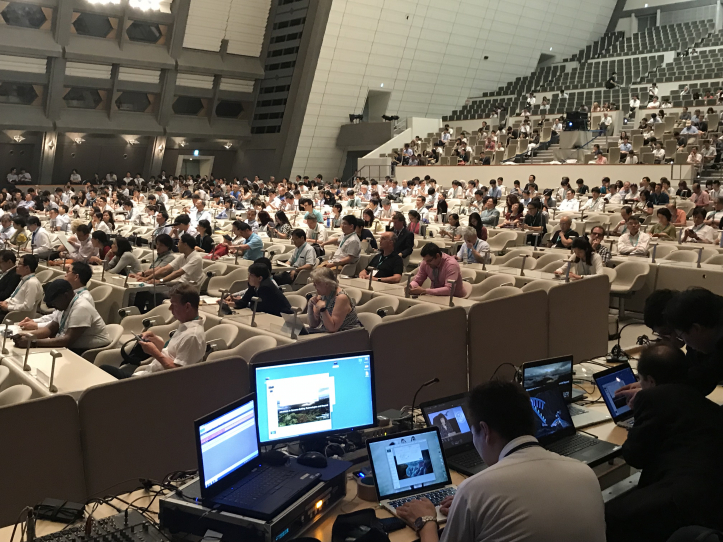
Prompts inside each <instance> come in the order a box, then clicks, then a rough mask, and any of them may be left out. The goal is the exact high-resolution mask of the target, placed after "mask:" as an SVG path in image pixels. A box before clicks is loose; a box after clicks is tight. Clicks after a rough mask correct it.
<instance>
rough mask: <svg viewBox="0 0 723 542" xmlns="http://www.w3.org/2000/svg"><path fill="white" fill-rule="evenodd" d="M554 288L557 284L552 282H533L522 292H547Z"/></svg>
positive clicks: (523, 288) (524, 287)
mask: <svg viewBox="0 0 723 542" xmlns="http://www.w3.org/2000/svg"><path fill="white" fill-rule="evenodd" d="M553 286H555V283H554V282H552V281H551V280H533V281H532V282H528V283H527V284H525V285H524V286H523V287H522V288H520V290H522V291H523V292H534V291H536V290H544V291H545V292H547V291H548V290H549V289H550V288H552V287H553Z"/></svg>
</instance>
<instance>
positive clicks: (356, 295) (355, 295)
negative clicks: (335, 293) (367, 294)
mask: <svg viewBox="0 0 723 542" xmlns="http://www.w3.org/2000/svg"><path fill="white" fill-rule="evenodd" d="M342 289H343V290H344V291H345V292H346V293H347V295H348V296H349V297H350V298H351V299H353V300H354V303H355V304H357V305H358V304H359V303H360V302H361V299H362V291H361V290H360V289H359V288H354V287H353V286H344V287H342Z"/></svg>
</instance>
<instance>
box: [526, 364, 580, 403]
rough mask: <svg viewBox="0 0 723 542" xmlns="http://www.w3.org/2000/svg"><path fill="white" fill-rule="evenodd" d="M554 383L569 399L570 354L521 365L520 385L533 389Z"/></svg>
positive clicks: (570, 384) (567, 399) (570, 380)
mask: <svg viewBox="0 0 723 542" xmlns="http://www.w3.org/2000/svg"><path fill="white" fill-rule="evenodd" d="M551 385H555V386H557V387H559V388H560V391H561V392H562V397H563V398H564V399H565V400H566V401H569V400H570V398H571V396H572V356H570V357H564V358H554V359H549V360H542V361H533V362H531V363H525V364H524V365H523V366H522V387H523V388H525V389H526V390H528V391H529V390H533V389H537V388H541V387H543V386H551Z"/></svg>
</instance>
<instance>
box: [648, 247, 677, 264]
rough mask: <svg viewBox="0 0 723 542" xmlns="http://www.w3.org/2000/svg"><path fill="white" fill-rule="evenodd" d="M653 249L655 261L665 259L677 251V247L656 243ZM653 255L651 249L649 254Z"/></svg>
mask: <svg viewBox="0 0 723 542" xmlns="http://www.w3.org/2000/svg"><path fill="white" fill-rule="evenodd" d="M657 247H658V248H656V249H655V259H656V260H660V259H663V258H665V257H666V256H667V255H668V254H670V253H671V252H675V251H676V250H678V247H677V246H675V245H672V244H669V243H658V244H657ZM652 253H653V249H652V248H651V249H650V254H652Z"/></svg>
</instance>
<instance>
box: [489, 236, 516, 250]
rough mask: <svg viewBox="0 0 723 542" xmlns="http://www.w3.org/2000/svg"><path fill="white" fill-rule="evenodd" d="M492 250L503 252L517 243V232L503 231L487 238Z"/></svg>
mask: <svg viewBox="0 0 723 542" xmlns="http://www.w3.org/2000/svg"><path fill="white" fill-rule="evenodd" d="M487 243H488V244H489V246H490V250H491V251H492V252H501V251H503V250H505V249H506V248H507V247H513V246H515V244H516V243H517V232H514V231H503V232H500V233H498V234H497V235H495V236H494V237H490V238H489V239H488V240H487Z"/></svg>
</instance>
